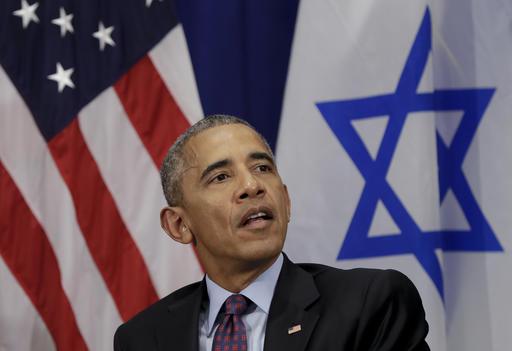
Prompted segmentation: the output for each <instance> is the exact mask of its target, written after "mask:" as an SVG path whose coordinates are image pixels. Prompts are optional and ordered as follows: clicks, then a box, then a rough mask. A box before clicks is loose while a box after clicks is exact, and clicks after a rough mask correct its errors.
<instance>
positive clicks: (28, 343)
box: [0, 0, 202, 350]
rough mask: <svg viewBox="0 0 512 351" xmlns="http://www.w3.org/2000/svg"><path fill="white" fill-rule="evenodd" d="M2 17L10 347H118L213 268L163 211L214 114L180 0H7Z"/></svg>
mask: <svg viewBox="0 0 512 351" xmlns="http://www.w3.org/2000/svg"><path fill="white" fill-rule="evenodd" d="M0 28H1V29H0V64H1V69H0V257H1V259H0V282H1V283H0V349H1V350H4V349H5V350H29V349H33V350H51V349H59V350H85V349H91V350H106V349H110V348H111V345H112V336H113V333H114V331H115V329H116V327H117V326H118V325H119V324H121V323H122V321H126V320H127V319H129V318H130V317H131V316H133V315H134V314H135V313H136V312H138V311H140V310H141V309H143V308H144V307H146V306H147V305H148V304H150V303H152V302H154V301H156V300H157V299H158V298H159V297H162V296H165V295H167V294H168V293H169V292H170V291H172V290H174V289H176V288H178V287H180V286H183V285H184V284H186V283H188V282H192V281H194V280H197V279H198V278H199V277H200V276H201V269H200V267H199V265H198V262H197V259H196V258H195V255H194V252H193V250H192V249H191V248H190V247H185V246H179V245H172V244H171V243H170V242H169V238H167V237H165V235H164V234H163V233H162V231H161V229H160V228H159V225H158V223H159V221H158V213H159V210H160V208H161V207H162V206H164V204H165V201H164V198H163V195H162V192H161V187H160V182H159V175H158V167H159V165H160V163H161V161H162V159H163V157H164V155H165V153H166V151H167V149H168V148H169V146H170V145H171V144H172V143H173V141H174V139H175V138H176V137H177V136H178V135H179V134H180V133H181V132H183V131H184V130H185V129H186V128H187V127H188V126H189V125H190V124H191V123H193V122H194V121H196V120H198V119H199V118H201V116H202V109H201V106H200V103H199V98H198V95H197V89H196V87H195V81H194V78H193V71H192V66H191V64H190V60H189V54H188V50H187V44H186V42H185V37H184V34H183V29H182V26H181V25H180V23H179V22H178V20H177V16H176V11H175V9H174V4H173V3H172V2H171V1H169V0H165V1H161V0H160V1H155V0H122V1H121V0H110V1H101V0H96V1H71V0H68V1H64V0H63V1H44V0H21V1H20V0H4V1H2V3H1V5H0ZM170 267H172V268H173V269H169V268H170Z"/></svg>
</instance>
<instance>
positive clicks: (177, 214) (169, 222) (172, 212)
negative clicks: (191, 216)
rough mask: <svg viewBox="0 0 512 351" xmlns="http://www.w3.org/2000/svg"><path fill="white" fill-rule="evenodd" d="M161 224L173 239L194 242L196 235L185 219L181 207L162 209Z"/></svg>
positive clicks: (187, 242) (188, 242) (180, 241)
mask: <svg viewBox="0 0 512 351" xmlns="http://www.w3.org/2000/svg"><path fill="white" fill-rule="evenodd" d="M160 225H161V226H162V229H163V230H164V231H165V232H166V233H167V235H169V236H170V237H171V238H172V239H173V240H176V241H177V242H179V243H182V244H190V243H191V242H194V236H193V235H192V232H191V231H190V228H189V227H188V226H187V224H186V223H185V221H184V211H183V208H181V207H164V208H163V209H162V211H160Z"/></svg>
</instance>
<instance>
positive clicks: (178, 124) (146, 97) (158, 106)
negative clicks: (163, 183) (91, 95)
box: [114, 56, 204, 272]
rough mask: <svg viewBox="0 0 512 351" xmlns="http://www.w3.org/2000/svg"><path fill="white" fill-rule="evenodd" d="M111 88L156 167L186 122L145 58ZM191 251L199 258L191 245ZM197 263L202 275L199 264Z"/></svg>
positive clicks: (188, 125) (186, 124)
mask: <svg viewBox="0 0 512 351" xmlns="http://www.w3.org/2000/svg"><path fill="white" fill-rule="evenodd" d="M114 88H115V91H116V93H117V95H118V96H119V99H120V100H121V104H122V105H123V107H124V110H125V111H126V114H127V115H128V118H129V120H130V121H131V122H132V124H133V127H134V128H135V130H136V131H137V134H138V135H139V138H140V139H141V140H142V143H143V144H144V146H145V147H146V149H147V150H148V153H149V154H150V155H151V158H152V159H153V162H155V165H156V167H157V168H160V165H161V164H162V162H163V160H164V157H165V155H166V154H167V151H168V150H169V148H170V147H171V145H172V144H173V143H174V141H175V140H176V139H177V138H178V137H179V136H180V135H181V134H182V133H183V132H184V131H185V130H187V128H188V127H190V123H189V122H188V120H187V119H186V118H185V115H184V114H183V112H181V109H180V108H179V106H178V105H177V104H176V101H175V100H174V98H173V96H172V94H171V92H170V91H169V90H168V89H167V87H166V85H165V83H164V82H163V80H162V78H161V77H160V74H159V73H158V70H157V69H156V67H155V65H153V62H152V61H151V59H150V58H149V56H144V57H143V58H142V59H141V60H140V61H139V62H138V63H137V64H136V65H134V66H132V68H131V69H130V70H129V71H128V72H127V73H126V74H125V75H124V76H123V77H121V79H119V80H118V81H117V83H116V84H115V85H114ZM193 249H194V253H195V255H196V257H197V258H199V257H198V256H197V251H196V248H195V246H193ZM197 261H198V262H199V265H200V266H201V270H202V271H203V272H204V267H203V265H202V264H201V261H200V260H199V259H198V260H197Z"/></svg>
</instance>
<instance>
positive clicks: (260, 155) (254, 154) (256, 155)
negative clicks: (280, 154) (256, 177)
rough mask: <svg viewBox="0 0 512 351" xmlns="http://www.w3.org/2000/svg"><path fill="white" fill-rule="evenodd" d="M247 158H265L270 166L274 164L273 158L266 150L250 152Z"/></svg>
mask: <svg viewBox="0 0 512 351" xmlns="http://www.w3.org/2000/svg"><path fill="white" fill-rule="evenodd" d="M249 158H250V159H253V160H267V161H268V162H270V163H272V166H275V162H274V159H273V158H272V157H271V156H270V155H269V154H267V153H266V152H251V153H250V154H249Z"/></svg>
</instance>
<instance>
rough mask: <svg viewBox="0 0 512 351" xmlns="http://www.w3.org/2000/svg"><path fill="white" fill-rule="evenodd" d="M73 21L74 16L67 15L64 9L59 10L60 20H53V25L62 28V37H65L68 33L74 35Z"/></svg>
mask: <svg viewBox="0 0 512 351" xmlns="http://www.w3.org/2000/svg"><path fill="white" fill-rule="evenodd" d="M72 19H73V14H72V13H70V14H66V10H64V8H63V7H61V8H60V10H59V18H55V19H54V20H52V23H53V24H56V25H58V26H59V27H60V36H61V37H64V36H65V35H66V33H67V32H70V33H73V25H72V24H71V20H72Z"/></svg>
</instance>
